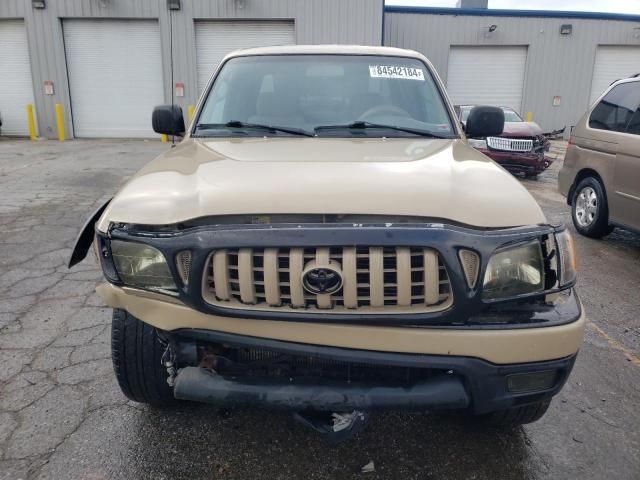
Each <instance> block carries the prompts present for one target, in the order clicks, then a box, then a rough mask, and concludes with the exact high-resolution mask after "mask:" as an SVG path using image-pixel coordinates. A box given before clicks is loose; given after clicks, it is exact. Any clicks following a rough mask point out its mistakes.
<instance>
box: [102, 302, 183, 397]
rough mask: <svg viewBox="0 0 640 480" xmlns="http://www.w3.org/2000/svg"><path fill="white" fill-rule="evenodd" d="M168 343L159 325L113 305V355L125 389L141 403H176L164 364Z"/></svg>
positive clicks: (119, 377)
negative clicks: (149, 322)
mask: <svg viewBox="0 0 640 480" xmlns="http://www.w3.org/2000/svg"><path fill="white" fill-rule="evenodd" d="M165 350H166V345H164V344H163V342H162V341H161V340H160V338H159V337H158V334H157V332H156V329H155V328H153V327H151V326H149V325H147V324H146V323H144V322H142V321H140V320H138V319H137V318H136V317H134V316H133V315H130V314H129V313H128V312H127V311H125V310H120V309H114V310H113V318H112V321H111V358H112V360H113V370H114V371H115V374H116V378H117V380H118V384H119V385H120V389H121V390H122V393H124V394H125V395H126V396H127V397H128V398H130V399H131V400H134V401H136V402H140V403H148V404H149V405H153V406H156V407H166V406H169V405H173V404H175V403H177V400H176V399H175V397H174V396H173V390H172V389H171V387H170V386H169V384H168V383H167V377H168V376H169V375H168V373H167V370H166V368H165V367H164V366H163V365H162V356H163V354H164V352H165Z"/></svg>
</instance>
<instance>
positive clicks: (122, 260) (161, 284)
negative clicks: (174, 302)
mask: <svg viewBox="0 0 640 480" xmlns="http://www.w3.org/2000/svg"><path fill="white" fill-rule="evenodd" d="M111 255H112V257H113V263H114V265H115V267H116V270H117V272H118V276H119V277H120V279H121V280H122V281H123V282H124V284H125V285H128V286H131V287H137V288H144V289H148V290H169V291H171V290H174V291H175V290H176V284H175V282H174V281H173V277H172V275H171V272H170V271H169V267H168V265H167V261H166V259H165V258H164V255H163V254H162V252H160V250H157V249H156V248H153V247H151V246H149V245H144V244H142V243H134V242H123V241H121V240H112V241H111Z"/></svg>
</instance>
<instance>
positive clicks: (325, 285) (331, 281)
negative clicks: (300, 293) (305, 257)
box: [302, 266, 342, 295]
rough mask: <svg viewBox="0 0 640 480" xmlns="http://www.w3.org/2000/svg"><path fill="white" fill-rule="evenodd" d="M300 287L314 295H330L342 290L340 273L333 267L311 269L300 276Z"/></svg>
mask: <svg viewBox="0 0 640 480" xmlns="http://www.w3.org/2000/svg"><path fill="white" fill-rule="evenodd" d="M302 285H303V286H304V289H305V290H306V291H307V292H309V293H313V294H314V295H323V294H324V295H331V294H333V293H336V292H337V291H338V290H340V289H341V288H342V273H341V272H340V270H338V269H337V268H335V267H333V266H324V267H315V268H311V269H308V270H305V272H304V273H303V274H302Z"/></svg>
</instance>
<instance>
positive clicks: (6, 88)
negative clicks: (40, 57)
mask: <svg viewBox="0 0 640 480" xmlns="http://www.w3.org/2000/svg"><path fill="white" fill-rule="evenodd" d="M29 103H31V104H32V103H33V81H32V79H31V63H30V61H29V47H28V45H27V32H26V30H25V27H24V22H23V21H22V20H0V117H1V118H2V127H0V130H1V131H2V135H27V134H28V133H29V128H28V126H27V114H26V111H25V107H26V106H27V104H29Z"/></svg>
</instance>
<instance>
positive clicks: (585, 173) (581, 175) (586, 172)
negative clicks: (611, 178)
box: [567, 168, 608, 205]
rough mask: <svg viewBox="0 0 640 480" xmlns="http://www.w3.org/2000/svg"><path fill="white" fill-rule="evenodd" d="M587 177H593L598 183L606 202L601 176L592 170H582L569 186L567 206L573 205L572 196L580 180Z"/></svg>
mask: <svg viewBox="0 0 640 480" xmlns="http://www.w3.org/2000/svg"><path fill="white" fill-rule="evenodd" d="M589 177H593V178H595V179H596V180H598V182H599V183H600V186H601V187H602V192H603V193H604V196H605V198H606V199H607V202H608V195H607V189H606V187H605V185H604V182H603V181H602V176H601V175H600V174H599V173H598V172H597V171H596V170H594V169H593V168H583V169H582V170H580V171H579V172H578V173H577V174H576V177H575V179H574V180H573V183H572V184H571V188H570V189H569V193H568V194H567V205H573V194H574V193H575V191H576V187H577V186H578V185H579V184H580V182H581V181H582V180H584V179H585V178H589Z"/></svg>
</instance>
